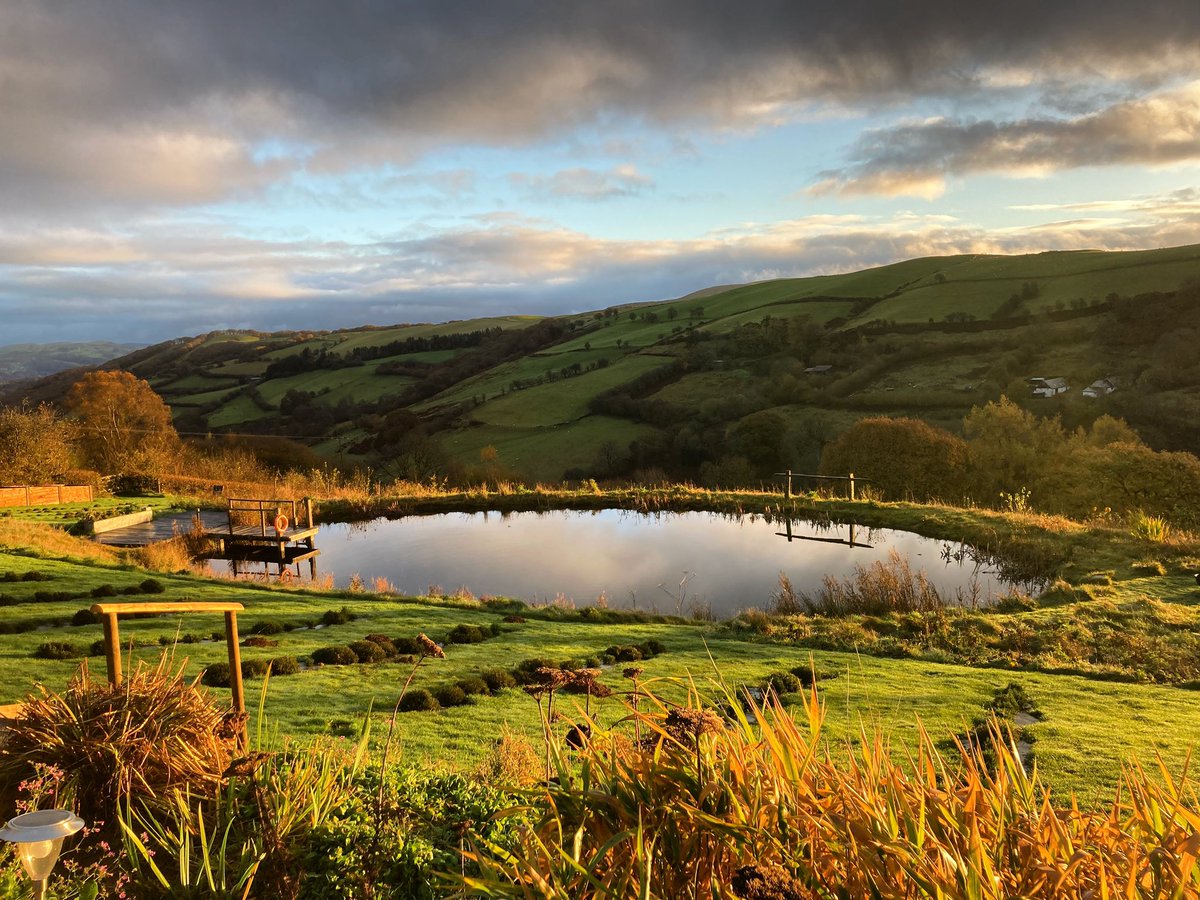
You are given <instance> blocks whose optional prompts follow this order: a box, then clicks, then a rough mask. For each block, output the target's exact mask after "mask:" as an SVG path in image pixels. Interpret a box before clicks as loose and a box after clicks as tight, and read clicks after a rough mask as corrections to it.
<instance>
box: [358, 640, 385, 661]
mask: <svg viewBox="0 0 1200 900" xmlns="http://www.w3.org/2000/svg"><path fill="white" fill-rule="evenodd" d="M349 646H350V649H351V651H353V653H354V655H355V657H356V658H357V659H358V661H359V662H360V663H373V662H379V661H380V660H381V659H383V658H384V655H385V654H384V652H383V648H382V647H380V646H379V645H378V644H376V643H375V642H374V641H351V642H350V645H349Z"/></svg>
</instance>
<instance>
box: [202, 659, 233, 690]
mask: <svg viewBox="0 0 1200 900" xmlns="http://www.w3.org/2000/svg"><path fill="white" fill-rule="evenodd" d="M200 683H201V684H207V685H208V686H209V687H229V663H223V662H219V663H213V664H212V665H211V666H209V667H208V668H207V669H205V670H204V674H203V675H201V676H200Z"/></svg>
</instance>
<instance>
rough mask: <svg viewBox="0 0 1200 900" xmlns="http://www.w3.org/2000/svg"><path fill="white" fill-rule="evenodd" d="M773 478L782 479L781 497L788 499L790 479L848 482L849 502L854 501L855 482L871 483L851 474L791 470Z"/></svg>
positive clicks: (789, 495) (868, 479)
mask: <svg viewBox="0 0 1200 900" xmlns="http://www.w3.org/2000/svg"><path fill="white" fill-rule="evenodd" d="M775 476H776V477H777V478H782V479H784V482H783V495H784V496H785V497H787V498H789V499H790V498H791V496H792V479H793V478H815V479H816V480H818V481H845V482H848V483H849V485H850V496H849V498H848V499H850V500H853V499H855V497H854V483H855V482H856V481H857V482H860V483H861V482H866V483H870V481H871V479H870V478H857V477H855V475H854V473H853V472H851V473H850V474H849V475H808V474H806V473H804V472H793V471H792V470H791V469H788V470H787V471H786V472H776V473H775Z"/></svg>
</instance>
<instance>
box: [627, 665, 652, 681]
mask: <svg viewBox="0 0 1200 900" xmlns="http://www.w3.org/2000/svg"><path fill="white" fill-rule="evenodd" d="M645 671H646V670H645V669H643V668H642V667H641V666H630V667H629V668H628V669H626V670H625V671H623V672H622V673H621V677H622V678H629V679H631V680H632V679H636V678H637V677H638V676H639V675H641V674H642V673H643V672H645Z"/></svg>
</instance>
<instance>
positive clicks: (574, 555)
mask: <svg viewBox="0 0 1200 900" xmlns="http://www.w3.org/2000/svg"><path fill="white" fill-rule="evenodd" d="M784 530H785V526H783V525H781V524H773V523H770V522H767V521H765V520H763V519H761V518H758V517H743V518H741V519H736V518H728V517H723V516H720V515H716V514H713V513H694V512H693V513H663V514H658V515H642V514H639V513H633V512H628V511H624V510H601V511H596V512H575V511H555V512H546V513H511V514H508V515H501V514H499V513H448V514H445V515H437V516H418V517H410V518H406V519H396V520H390V521H389V520H386V519H379V520H376V521H374V522H370V523H365V524H356V525H344V524H338V525H325V526H322V528H321V534H320V536H319V538H318V542H317V546H319V547H320V548H321V558H320V568H321V570H322V571H324V572H329V573H332V574H333V575H334V577H335V578H336V580H337V584H338V586H339V587H344V586H345V585H346V584H347V583H348V582H349V580H350V578H351V576H352V575H354V574H359V575H361V576H362V577H363V578H364V579H365V580H366V581H367V583H368V585H369V584H370V582H371V580H372V579H374V578H377V577H383V578H386V579H388V580H389V581H390V582H391V583H392V584H393V585H395V586H396V587H397V588H398V589H400V590H401V591H403V592H405V593H424V592H425V591H426V590H427V589H428V587H429V586H430V585H440V586H441V587H442V588H443V589H444V590H445V591H447V592H453V591H455V590H457V589H458V588H460V587H465V588H468V589H469V590H470V591H471V592H472V593H474V594H475V595H476V596H481V595H484V594H495V595H502V596H510V597H520V598H522V599H525V600H529V601H547V600H552V599H553V598H554V597H555V595H557V594H559V593H561V594H563V595H565V596H566V597H569V598H571V599H573V600H574V601H575V602H576V603H578V604H580V605H583V604H586V603H590V602H592V601H594V600H595V599H596V598H597V597H598V596H600V595H601V594H604V595H606V596H607V598H608V602H609V604H610V605H612V606H631V605H633V604H634V602H636V605H637V606H638V607H639V608H641V609H657V610H658V611H659V612H663V613H668V612H674V611H675V607H676V599H677V597H678V596H679V595H680V594H681V593H684V594H685V597H686V599H685V605H684V610H685V612H686V608H687V603H689V602H691V601H693V600H696V601H700V602H707V603H711V604H712V609H713V612H714V613H716V614H717V615H718V616H722V617H723V616H729V615H732V614H734V613H736V612H737V610H739V609H742V608H744V607H748V606H760V607H761V606H765V605H767V603H768V601H769V598H770V596H771V593H772V591H773V590H774V589H775V587H776V585H777V583H778V578H779V573H780V572H783V573H785V574H786V575H787V576H788V577H789V578H791V580H792V583H793V585H794V586H795V587H796V589H797V590H801V591H804V590H810V591H811V590H815V589H816V588H817V587H818V586H819V585H820V582H821V579H822V577H823V576H825V575H834V576H838V577H842V576H845V575H849V574H850V573H851V572H852V571H853V569H854V566H855V564H862V565H869V564H870V563H871V562H872V561H873V560H876V559H886V558H887V555H888V552H889V551H890V550H892V549H895V550H897V551H898V552H899V553H901V554H902V555H904V556H907V557H908V559H909V561H910V564H911V565H912V568H913V570H914V571H916V570H918V569H924V570H925V571H926V573H927V574H928V576H929V579H930V581H932V582H933V583H934V584H935V585H936V586H937V587H938V589H939V590H941V591H943V593H944V594H945V595H949V596H953V595H954V592H955V591H956V589H958V588H963V589H966V588H967V587H968V585H969V584H970V582H971V579H972V577H973V576H975V577H977V579H978V584H979V587H980V594H979V596H980V598H981V599H986V598H988V597H989V595H991V596H995V595H996V594H999V593H1001V592H1002V590H1003V585H1002V584H1001V583H1000V582H999V581H998V580H997V579H996V578H995V577H994V576H993V575H991V574H990V573H989V572H987V571H978V572H977V571H976V569H975V566H974V565H973V564H972V563H971V562H970V561H966V562H963V563H961V564H960V563H955V562H949V563H947V562H946V561H945V560H944V559H943V556H942V549H943V547H945V546H946V544H945V542H944V541H935V540H931V539H929V538H924V537H920V536H919V535H915V534H910V533H907V532H902V531H890V530H887V529H872V530H868V529H866V528H863V527H861V526H859V527H857V528H856V529H855V535H854V539H855V541H856V542H857V543H860V544H870V545H871V549H865V548H862V547H856V548H854V549H851V548H850V547H847V546H845V545H842V544H833V543H819V542H813V541H807V540H800V539H796V540H793V541H791V542H789V541H788V540H787V539H786V538H785V537H779V536H777V532H783V531H784ZM792 532H793V534H794V535H795V536H797V538H799V536H801V535H805V536H813V537H818V538H824V539H831V538H832V539H841V540H848V539H849V536H850V526H845V525H834V526H815V525H812V524H810V523H806V522H798V523H793V524H792ZM685 577H686V583H685V585H684V588H683V589H682V591H681V589H680V581H681V580H684V579H685Z"/></svg>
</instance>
